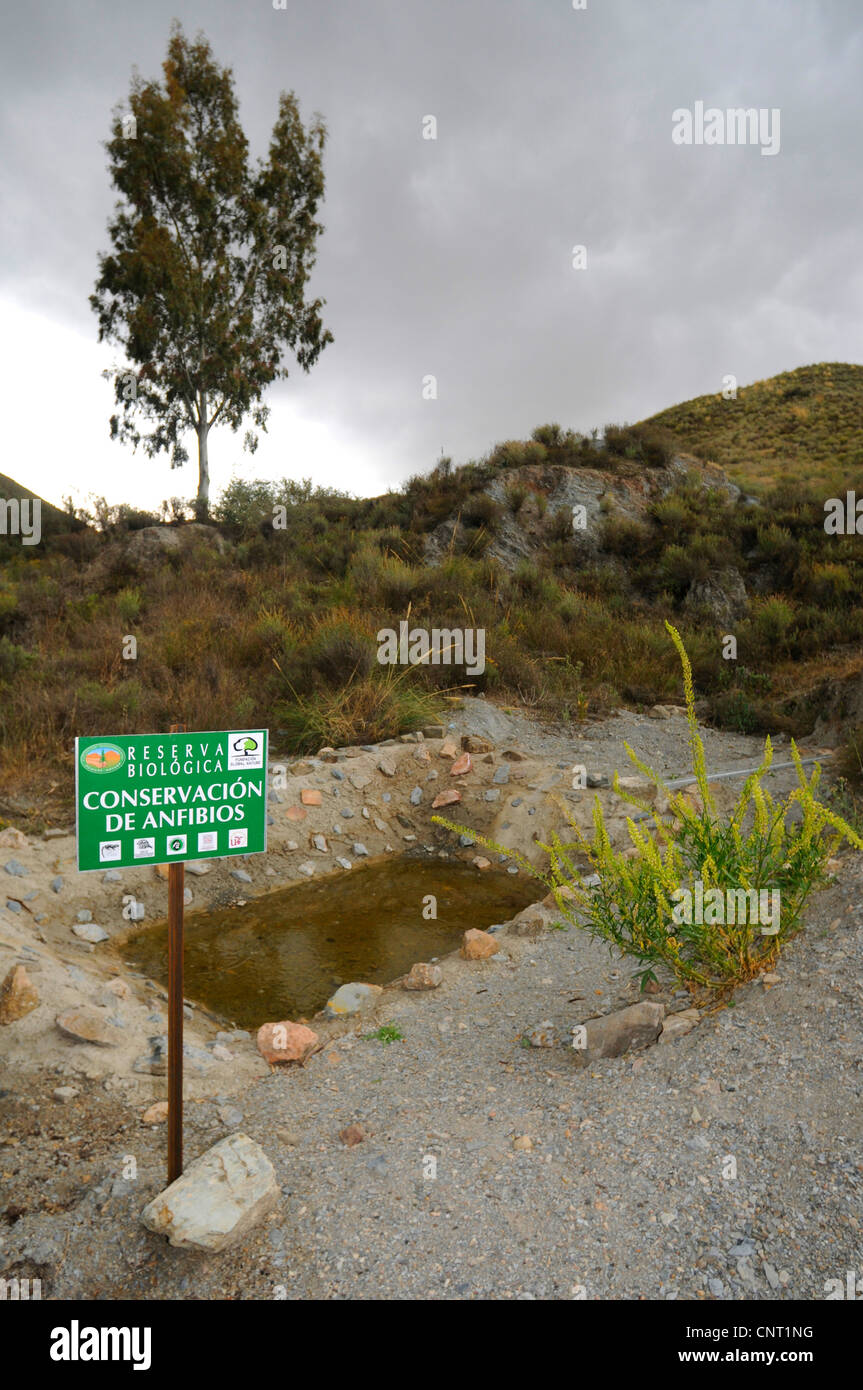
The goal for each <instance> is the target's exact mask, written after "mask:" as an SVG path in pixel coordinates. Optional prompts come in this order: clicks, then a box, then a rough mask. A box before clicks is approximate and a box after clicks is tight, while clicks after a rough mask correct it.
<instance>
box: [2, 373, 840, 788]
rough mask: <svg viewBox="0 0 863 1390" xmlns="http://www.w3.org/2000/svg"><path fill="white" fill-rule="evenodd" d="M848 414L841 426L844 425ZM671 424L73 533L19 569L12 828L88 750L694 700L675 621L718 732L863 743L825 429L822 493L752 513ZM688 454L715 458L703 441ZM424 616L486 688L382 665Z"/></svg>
mask: <svg viewBox="0 0 863 1390" xmlns="http://www.w3.org/2000/svg"><path fill="white" fill-rule="evenodd" d="M827 370H830V371H831V372H832V373H833V376H834V379H835V380H840V379H841V380H843V381H845V380H846V377H847V379H848V380H851V379H854V378H855V374H859V375H861V376H863V369H860V368H856V367H842V368H832V369H826V368H807V369H804V371H803V372H802V373H795V374H793V376H794V378H795V379H796V378H800V380H798V381H797V383H796V384H797V386H800V388H801V389H803V388H804V384H805V381H806V380H811V379H814V378H812V374H813V373H814V374H815V377H818V378H819V379H820V380H821V382H822V386H823V385H824V380H825V378H824V377H823V373H824V372H825V371H827ZM806 373H809V374H810V376H809V377H808V378H807V376H806ZM789 381H790V378H789V379H786V378H784V377H783V378H777V379H776V381H774V382H768V383H763V384H762V387H761V388H750V391H749V392H748V393H747V394H746V395H744V397H743V400H742V402H741V411H740V414H739V417H738V418H739V420H740V424H739V426H738V435H739V440H738V444H737V448H738V451H739V452H738V456H737V457H738V462H737V464H735V465H734V466H731V465H729V470H728V471H729V472H734V471H735V467H736V468H737V470H738V474H739V473H740V470H742V469H743V468H744V465H743V464H742V463H740V462H739V460H740V459H744V458H746V457H751V458H757V457H758V450H759V449H762V450H764V449H766V447H767V440H768V439H769V438H770V429H769V428H768V427H767V426H765V425H764V424H763V420H762V418H761V414H760V413H759V411H758V410H757V409H756V408H755V407H754V406H753V404H752V402H753V400H755V399H757V392H758V391H759V390H760V391H761V394H762V397H763V398H764V400H765V401H767V402H772V403H773V404H772V406H769V405H766V406H765V411H767V413H768V414H769V412H770V410H771V409H772V410H773V414H774V416H775V418H776V419H779V418H784V414H785V413H787V411H788V409H789V408H790V405H793V404H794V402H795V401H799V400H801V399H806V398H805V397H794V396H792V397H789V396H788V392H789V390H791V389H792V387H793V386H794V382H791V384H790V385H789ZM845 394H847V391H846V393H845ZM783 401H784V402H786V404H784V405H781V406H780V405H778V404H777V402H783ZM842 401H843V404H842V406H841V409H840V407H839V406H838V405H836V404H835V403H834V404H833V405H832V406H831V407H830V410H832V412H833V417H834V418H836V419H837V420H840V419H841V420H842V421H845V420H846V413H847V407H846V404H845V403H844V402H845V395H844V394H843V395H842ZM789 403H790V404H789ZM698 404H699V403H698V402H692V403H690V405H689V406H681V407H678V411H679V413H680V419H685V418H687V412H690V414H691V415H692V418H693V419H696V418H697V414H698V413H697V412H695V411H694V407H695V406H697V405H698ZM724 405H725V403H723V408H724ZM715 408H718V407H716V406H715V403H713V402H708V403H707V404H706V405H705V406H704V412H703V413H704V417H705V418H708V417H710V418H713V416H712V412H713V411H714V409H715ZM819 409H820V411H821V413H820V414H819V416H818V421H819V422H820V424H819V428H820V429H822V430H823V429H824V428H826V426H825V425H824V420H823V418H822V417H824V416H826V415H829V413H830V412H829V411H828V410H827V408H826V407H823V406H822V407H819ZM673 419H674V412H664V414H663V416H662V417H657V418H656V421H653V422H646V423H645V424H643V425H640V426H633V427H622V428H621V427H617V426H608V427H607V428H606V430H605V435H604V439H603V440H601V441H597V440H595V439H586V438H584V437H583V436H581V435H577V434H575V433H573V432H572V431H571V430H564V429H562V428H561V427H560V426H559V425H557V424H547V425H543V426H540V427H538V428H537V429H536V430H534V432H533V437H532V438H531V439H529V440H508V441H504V442H503V443H499V444H496V445H495V446H494V447H493V448H492V449H490V450H489V452H488V454H487V455H486V456H485V457H483V458H482V459H479V460H471V461H470V462H468V463H466V464H464V465H463V466H461V467H454V466H453V464H452V462H451V460H448V459H442V460H440V461H439V462H438V464H437V466H436V467H435V468H434V469H433V470H432V472H430V473H429V474H427V475H417V476H415V477H413V478H410V479H409V480H408V481H407V482H406V483H405V485H404V486H403V487H402V488H401V489H400V490H399V491H398V492H393V493H388V494H385V495H384V496H381V497H376V498H364V499H357V498H351V497H347V496H345V495H343V494H339V493H334V492H331V491H326V490H324V489H315V488H313V487H312V485H311V484H310V483H297V482H295V481H287V480H283V482H282V483H279V484H274V483H268V482H263V481H255V480H252V481H235V482H233V483H232V484H231V485H230V486H229V487H228V488H227V489H226V491H225V493H224V494H223V495H222V497H221V498H220V499H219V502H218V504H217V506H216V508H215V509H214V515H213V519H212V524H210V525H199V524H196V523H190V522H185V523H184V522H182V521H175V522H173V523H172V524H171V525H165V524H160V517H158V516H156V515H149V514H145V513H139V512H135V511H134V510H132V509H130V508H128V507H124V506H118V507H114V508H106V507H105V506H100V510H99V515H98V517H92V516H91V517H87V516H86V515H85V514H83V513H82V514H79V515H78V517H77V518H75V519H70V518H69V517H66V516H63V514H60V513H58V517H61V518H62V522H63V528H64V529H63V530H62V531H60V530H59V522H58V533H57V534H55V535H52V534H50V533H47V532H46V536H45V540H44V543H43V544H42V545H41V546H38V547H35V546H34V547H22V546H20V545H17V544H16V545H13V546H9V545H8V544H7V546H6V548H5V550H3V551H0V796H2V798H3V802H2V803H0V811H3V809H4V806H5V808H6V814H9V812H10V810H11V811H17V810H19V809H23V810H24V812H25V813H29V812H32V813H33V814H43V813H44V812H45V810H46V808H47V805H48V803H47V801H46V799H45V798H46V797H52V796H54V798H55V800H57V801H58V802H61V803H62V801H63V799H64V798H67V797H68V795H69V791H70V786H71V767H72V760H71V757H70V749H71V747H72V741H73V739H74V737H75V735H77V734H108V733H116V734H120V733H124V732H140V731H142V730H150V729H156V728H161V727H163V726H165V725H167V724H169V723H172V722H175V721H180V722H185V723H187V724H188V725H189V727H190V728H198V729H206V728H210V729H218V728H231V727H246V726H255V725H266V726H267V727H269V728H270V729H271V730H272V731H273V737H274V741H275V745H276V746H277V747H279V748H280V749H281V750H283V751H284V752H285V753H286V754H287V753H291V752H300V753H306V752H309V751H315V750H317V749H318V748H320V747H321V746H322V745H323V744H332V745H334V746H339V745H344V744H347V743H371V742H376V741H378V740H380V739H383V738H388V737H393V736H395V735H398V734H400V733H402V732H406V731H408V730H410V729H413V728H416V727H422V726H423V725H424V724H429V723H434V722H437V721H438V720H439V719H440V718H441V717H442V716H443V715H444V714H445V713H446V711H447V709H448V702H450V701H451V700H452V699H453V698H455V697H457V696H459V695H460V694H462V693H465V692H469V693H472V694H483V695H486V696H488V697H489V698H490V699H492V700H497V701H498V702H507V703H511V704H513V705H518V706H520V707H521V708H523V709H528V710H531V711H533V712H534V714H536V715H539V716H543V717H547V718H552V719H555V720H557V721H562V722H563V724H564V725H570V726H572V728H573V729H575V728H576V727H577V726H578V725H579V724H581V723H582V722H583V721H584V720H585V719H589V718H592V717H595V716H601V715H603V714H605V713H607V712H608V711H609V710H611V709H613V708H615V707H616V706H620V705H634V706H636V707H639V706H640V707H650V706H653V705H654V704H656V703H661V702H663V701H668V702H671V703H677V702H679V699H680V690H679V672H678V670H677V666H676V660H675V657H674V654H673V651H672V649H671V648H670V644H669V642H668V639H667V634H666V632H665V626H664V625H665V623H666V622H672V623H673V624H674V625H675V626H676V627H677V628H678V629H679V630H680V631H681V633H682V635H683V637H684V640H685V642H686V645H687V648H688V650H689V651H690V654H691V657H692V663H693V668H694V672H695V679H696V687H697V693H698V696H699V699H700V701H701V705H700V709H701V712H702V715H703V717H705V718H709V719H710V720H712V721H713V722H714V723H715V724H717V725H718V726H719V727H725V728H731V729H734V730H736V731H738V732H741V733H754V732H758V731H762V732H772V733H776V732H780V731H783V732H786V733H791V734H795V735H803V734H808V733H810V732H811V731H812V730H813V729H814V728H815V727H816V725H817V724H818V721H819V720H821V724H820V725H819V736H821V735H824V736H826V729H825V724H824V717H825V716H829V722H830V726H831V734H830V736H831V737H834V736H835V733H836V730H837V729H838V728H840V727H841V726H842V725H843V724H847V723H848V722H849V721H850V720H851V719H852V718H853V719H855V720H856V721H857V722H860V721H861V720H863V697H861V694H860V671H861V666H863V655H861V651H863V554H861V551H860V545H859V540H858V538H857V537H856V536H853V535H851V536H836V535H827V534H826V533H825V531H824V525H823V522H824V510H823V504H824V490H823V485H821V486H819V485H818V484H817V483H815V484H810V483H807V482H805V481H804V480H803V478H804V477H805V475H806V472H807V469H809V468H810V454H809V452H807V451H808V450H810V449H811V450H812V451H815V450H816V442H815V441H816V438H818V439H820V435H818V433H817V431H816V430H815V422H814V421H813V422H812V423H811V429H810V428H808V427H807V430H806V431H804V432H802V433H801V434H800V436H799V437H798V438H797V440H796V445H797V454H796V456H795V458H796V462H795V465H794V466H795V467H796V468H797V469H798V470H799V471H800V473H801V474H802V475H803V477H801V478H798V479H797V480H796V481H795V482H794V485H793V486H790V485H789V478H788V477H783V471H782V469H781V467H779V466H776V467H775V472H776V475H777V477H778V479H779V481H778V484H777V485H776V486H771V487H767V486H766V477H765V479H764V482H765V487H764V489H763V491H762V493H761V496H760V497H759V498H758V499H757V500H756V499H753V498H751V497H746V496H744V495H743V494H742V493H741V490H740V488H739V487H738V486H736V485H735V484H734V483H733V482H731V481H729V479H728V477H726V476H725V474H724V473H723V471H722V470H721V469H720V468H718V467H717V466H716V465H715V464H713V463H707V464H704V463H702V462H700V461H699V460H698V459H697V458H695V457H694V456H692V455H691V454H688V453H686V452H684V451H683V450H682V449H681V446H680V439H681V434H680V426H679V424H678V433H677V435H675V434H674V433H672V431H671V429H670V428H669V423H668V422H669V420H673ZM749 440H751V441H752V444H751V448H750V447H749V445H748V443H747V441H749ZM807 440H809V443H807ZM686 442H687V444H690V443H692V442H694V443H698V444H699V447H701V448H702V449H704V450H705V451H706V450H707V447H708V446H707V444H705V442H704V437H701V438H698V437H697V431H696V430H695V427H694V425H693V427H692V433H691V436H687V441H686ZM818 447H819V448H820V445H819V446H818ZM850 447H851V446H850V444H849V445H846V452H847V449H850ZM822 462H823V456H822V454H820V453H815V452H813V453H812V458H811V467H812V468H815V467H816V466H821V463H822ZM759 466H763V468H764V469H765V470H766V469H767V464H766V463H763V464H762V465H759ZM789 468H790V465H789ZM748 481H749V480H748V478H747V482H748ZM843 490H844V485H843ZM18 491H19V495H20V491H21V490H20V489H19V490H18ZM274 507H275V508H276V509H278V508H279V507H281V508H282V509H283V513H284V519H285V525H284V526H283V527H277V526H274V524H273V518H274ZM76 523H77V527H78V530H77V533H74V532H73V527H74V526H75V525H76ZM408 617H409V618H410V622H411V624H412V625H414V626H419V627H422V628H424V629H426V630H429V629H433V628H438V629H459V630H461V629H474V630H482V632H483V634H484V638H483V640H484V644H485V666H484V669H483V670H481V671H477V670H476V668H475V664H474V665H473V666H472V665H471V662H470V661H469V660H462V661H460V662H459V663H454V664H446V662H444V663H441V664H438V665H422V666H410V665H406V666H401V665H398V664H396V665H381V664H380V663H379V661H378V659H377V657H378V650H379V644H378V638H377V634H378V632H379V631H380V630H381V629H385V628H388V629H393V630H395V629H397V628H398V625H399V623H400V622H402V621H403V620H404V619H406V618H408ZM728 636H733V638H734V640H735V642H736V656H734V657H733V658H731V659H729V658H728V657H727V656H726V655H725V641H726V638H727V637H728ZM131 639H134V640H133V641H132V640H131ZM22 793H25V795H24V799H23V801H22V799H21V798H22ZM36 793H38V796H37V799H36V800H35V801H34V800H32V799H31V800H29V801H28V798H32V796H33V795H34V794H36ZM55 794H56V795H55ZM25 803H26V804H25Z"/></svg>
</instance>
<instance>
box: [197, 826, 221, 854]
mask: <svg viewBox="0 0 863 1390" xmlns="http://www.w3.org/2000/svg"><path fill="white" fill-rule="evenodd" d="M218 848H219V832H218V831H217V830H202V831H201V833H200V834H199V836H198V853H199V854H200V853H202V852H203V851H204V850H205V849H218Z"/></svg>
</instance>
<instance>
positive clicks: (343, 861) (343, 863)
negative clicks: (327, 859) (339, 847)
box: [336, 855, 354, 869]
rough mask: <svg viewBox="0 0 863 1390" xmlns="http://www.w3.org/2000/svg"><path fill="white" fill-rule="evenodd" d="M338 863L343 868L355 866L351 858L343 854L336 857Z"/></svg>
mask: <svg viewBox="0 0 863 1390" xmlns="http://www.w3.org/2000/svg"><path fill="white" fill-rule="evenodd" d="M336 863H337V864H338V865H339V868H341V869H352V868H353V867H354V866H353V864H352V863H351V861H350V859H344V858H343V857H342V856H341V855H339V856H338V857H337V858H336Z"/></svg>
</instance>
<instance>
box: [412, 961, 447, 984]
mask: <svg viewBox="0 0 863 1390" xmlns="http://www.w3.org/2000/svg"><path fill="white" fill-rule="evenodd" d="M442 981H443V971H442V970H441V968H440V966H439V965H429V964H428V962H427V961H417V963H416V965H412V966H411V968H410V970H409V972H408V974H407V975H406V976H405V979H404V988H405V989H437V988H438V987H439V986H440V984H441V983H442Z"/></svg>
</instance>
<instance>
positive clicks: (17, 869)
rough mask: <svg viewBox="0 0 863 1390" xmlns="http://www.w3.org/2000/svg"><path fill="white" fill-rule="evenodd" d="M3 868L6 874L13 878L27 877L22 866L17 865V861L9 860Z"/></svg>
mask: <svg viewBox="0 0 863 1390" xmlns="http://www.w3.org/2000/svg"><path fill="white" fill-rule="evenodd" d="M3 867H4V869H5V870H6V872H7V874H11V875H12V877H13V878H26V877H27V870H26V869H25V868H24V865H23V864H19V863H18V860H17V859H10V860H9V861H8V863H6V864H4V865H3Z"/></svg>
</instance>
